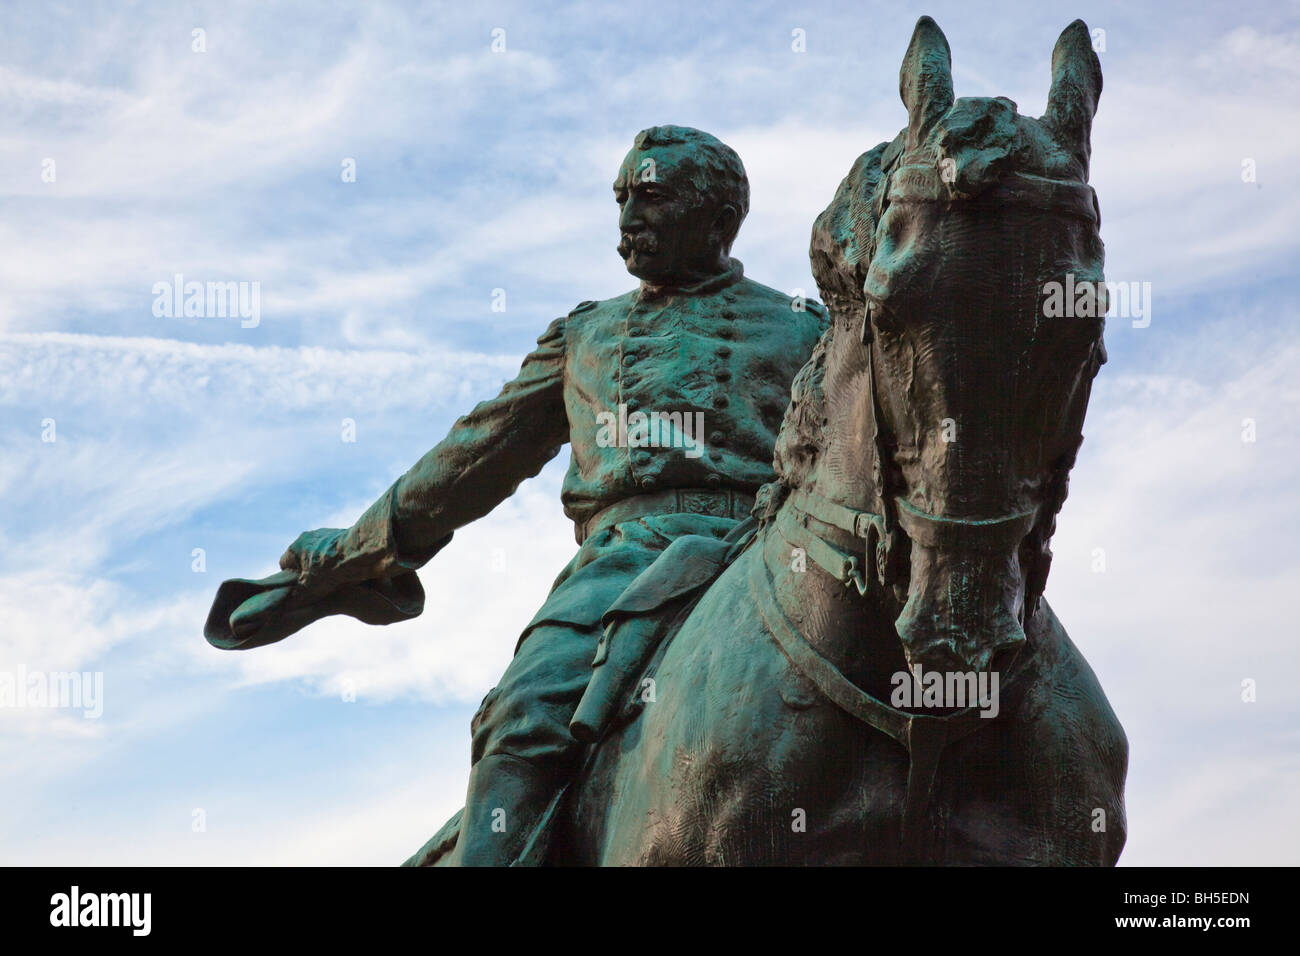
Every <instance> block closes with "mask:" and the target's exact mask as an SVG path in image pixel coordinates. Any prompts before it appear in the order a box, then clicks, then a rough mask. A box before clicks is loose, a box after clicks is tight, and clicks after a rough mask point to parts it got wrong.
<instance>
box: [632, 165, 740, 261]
mask: <svg viewBox="0 0 1300 956" xmlns="http://www.w3.org/2000/svg"><path fill="white" fill-rule="evenodd" d="M680 148H681V147H671V146H669V147H652V148H650V149H645V150H640V149H635V148H634V149H633V150H632V151H631V152H629V153H628V154H627V157H626V158H625V159H624V160H623V165H622V166H621V167H620V168H619V171H618V178H617V179H616V180H615V181H614V198H615V199H616V200H617V201H618V205H619V210H620V213H619V217H618V228H619V233H620V236H619V244H618V253H619V255H621V256H622V257H623V262H624V263H625V264H626V265H627V271H628V272H630V273H632V275H634V276H636V277H637V278H638V279H646V280H649V281H651V282H677V283H682V284H685V283H687V282H690V281H692V280H697V279H703V278H707V277H708V276H710V275H714V274H716V273H717V272H718V271H719V270H720V268H722V267H723V266H724V265H725V260H726V256H725V253H724V252H723V250H722V242H721V238H720V235H719V232H718V224H719V217H720V216H721V217H722V218H726V215H727V214H726V212H725V211H724V210H725V209H726V208H729V207H724V209H723V210H720V209H719V208H718V206H717V204H716V203H713V202H708V201H701V200H700V199H699V198H698V197H697V196H696V194H695V191H694V189H693V188H692V186H691V184H690V183H689V182H688V181H686V177H685V175H684V174H682V173H681V172H680V170H679V168H678V162H677V161H678V158H679V155H680V154H677V150H679V149H680ZM675 154H676V155H675Z"/></svg>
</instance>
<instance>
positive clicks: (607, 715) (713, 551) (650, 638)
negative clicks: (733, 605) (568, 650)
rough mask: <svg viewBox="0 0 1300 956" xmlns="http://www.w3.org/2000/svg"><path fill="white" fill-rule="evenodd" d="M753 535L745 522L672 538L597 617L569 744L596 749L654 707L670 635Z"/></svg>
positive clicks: (754, 530)
mask: <svg viewBox="0 0 1300 956" xmlns="http://www.w3.org/2000/svg"><path fill="white" fill-rule="evenodd" d="M757 531H758V522H757V521H756V520H754V519H753V518H747V519H746V520H744V521H742V522H741V523H740V524H738V525H736V527H735V528H733V529H732V530H731V532H730V533H729V534H728V535H727V536H726V537H725V538H721V539H719V538H713V537H709V536H707V535H694V534H692V535H684V536H682V537H680V538H677V539H676V540H675V541H673V543H672V544H670V545H669V546H668V547H667V548H665V549H664V551H663V553H662V554H660V555H659V557H658V558H656V559H655V561H654V563H653V564H651V565H650V566H649V567H648V568H646V569H645V570H644V571H642V572H641V573H640V574H639V575H637V577H636V578H635V579H633V581H632V583H631V584H630V585H628V586H627V588H625V589H624V591H623V593H622V594H621V595H620V596H619V598H618V600H617V601H615V602H614V604H613V605H612V606H611V607H610V608H609V610H607V611H606V612H605V613H604V615H602V616H601V626H602V627H603V629H604V630H603V633H602V634H601V636H600V641H599V643H598V644H597V645H596V655H595V657H594V658H593V659H592V662H591V666H592V676H591V682H590V683H589V684H588V685H587V690H586V693H584V694H583V696H582V700H581V701H580V702H579V704H578V708H577V710H576V711H575V712H574V715H573V719H572V720H571V721H570V723H569V732H570V733H571V734H573V736H574V738H575V739H577V740H580V741H582V742H583V743H595V742H596V741H598V740H600V738H601V737H603V736H604V735H605V734H607V733H608V732H609V731H610V730H612V729H614V728H615V727H619V726H622V725H623V724H625V723H627V722H628V721H630V720H632V719H633V718H635V717H636V715H637V714H639V713H640V711H641V709H642V708H643V707H644V706H645V703H646V701H647V700H651V699H653V697H650V696H648V693H647V691H648V689H649V687H650V686H651V685H649V684H648V683H647V682H648V681H649V680H650V679H651V677H652V675H653V673H654V670H655V667H656V665H657V664H658V662H659V659H660V658H661V657H662V656H663V652H664V651H665V650H666V649H667V647H668V644H669V642H670V640H671V638H672V635H674V634H676V633H677V631H678V629H679V628H680V626H681V624H682V622H683V621H684V620H685V619H686V616H687V615H688V614H689V613H690V612H691V609H692V608H694V607H695V605H696V603H698V602H699V600H700V598H701V597H703V595H704V592H705V591H707V590H708V589H709V587H710V585H712V584H713V582H714V581H715V580H716V579H717V578H718V576H719V575H721V574H722V572H723V571H725V570H726V569H727V567H728V566H729V565H730V564H731V563H732V561H734V560H735V559H736V557H737V556H738V555H739V554H740V553H741V552H742V551H743V550H744V549H745V548H746V547H747V546H748V545H749V543H750V542H751V541H752V540H753V539H754V535H755V534H756V533H757Z"/></svg>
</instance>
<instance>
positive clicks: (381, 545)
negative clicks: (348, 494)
mask: <svg viewBox="0 0 1300 956" xmlns="http://www.w3.org/2000/svg"><path fill="white" fill-rule="evenodd" d="M564 322H565V320H564V319H556V320H555V321H554V322H552V323H551V325H550V327H549V328H548V329H547V330H546V332H545V333H544V334H543V335H542V337H541V338H539V339H538V340H537V349H536V350H535V351H533V352H532V353H531V354H529V356H528V357H527V358H526V359H525V360H524V364H523V367H522V368H521V369H520V370H519V375H518V376H516V377H515V379H514V380H513V381H511V382H509V383H507V384H506V385H505V387H504V388H502V389H501V394H499V395H498V396H497V397H496V398H493V399H491V400H489V401H486V402H481V403H480V404H479V405H477V406H476V407H475V408H474V410H473V411H471V412H470V413H469V414H468V415H465V416H464V417H462V418H460V419H458V420H457V422H456V424H455V425H453V426H452V428H451V431H450V432H449V433H448V434H447V437H446V438H444V439H443V440H442V441H441V442H439V443H438V444H437V445H436V446H435V447H434V448H432V449H431V450H430V451H429V452H428V453H426V454H425V455H424V457H423V458H421V459H420V460H419V461H418V462H417V463H416V464H415V466H414V467H413V468H411V469H410V470H409V471H408V472H407V473H406V474H404V475H403V476H402V477H401V478H399V479H398V480H397V481H396V482H395V483H394V484H393V485H392V487H390V488H389V489H388V491H386V492H385V493H384V495H383V496H382V497H381V498H380V499H379V500H378V501H376V502H375V503H374V504H373V505H371V506H370V507H369V508H368V509H367V510H366V513H365V514H363V515H362V516H361V517H360V518H359V519H358V520H357V522H356V523H355V524H354V525H353V526H352V527H351V528H343V529H337V528H322V529H319V530H317V531H308V532H305V533H303V534H302V535H299V537H298V539H297V540H296V541H294V543H293V544H292V545H290V546H289V550H288V551H286V552H285V553H284V556H283V557H282V558H281V559H280V566H281V567H282V568H284V569H286V570H296V571H298V572H299V582H300V583H301V584H302V585H303V586H304V587H306V588H322V587H337V586H339V585H341V584H345V583H348V582H353V581H361V580H367V579H374V578H386V577H390V576H392V575H394V574H397V573H400V572H401V571H404V570H411V569H414V568H418V567H420V566H421V565H423V564H424V563H425V562H426V561H428V560H429V559H430V558H431V557H432V556H433V555H434V554H435V553H437V551H438V550H439V548H441V547H442V546H443V545H444V544H446V539H447V538H448V537H450V535H451V533H452V532H453V531H454V530H455V529H457V528H459V527H462V526H463V525H466V524H469V523H470V522H471V521H473V520H475V519H476V518H481V517H482V516H483V515H485V514H487V513H488V512H489V511H491V510H492V509H493V508H495V507H496V506H497V505H498V504H500V503H501V502H502V501H504V500H505V499H506V498H508V497H510V495H512V494H513V493H514V491H515V489H516V488H517V487H518V486H519V483H520V482H522V481H523V480H524V479H526V478H531V477H532V476H533V475H536V474H537V473H538V472H539V471H541V470H542V467H543V466H544V465H545V464H546V463H547V462H548V461H550V460H551V459H552V458H554V457H555V456H556V455H557V454H559V451H560V448H561V446H562V445H563V444H564V443H565V442H566V441H568V438H569V426H568V417H567V415H566V413H565V407H564Z"/></svg>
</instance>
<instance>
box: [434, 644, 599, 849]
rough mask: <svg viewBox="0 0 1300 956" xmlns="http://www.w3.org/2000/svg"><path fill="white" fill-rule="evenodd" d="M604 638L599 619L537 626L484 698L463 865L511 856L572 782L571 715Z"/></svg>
mask: <svg viewBox="0 0 1300 956" xmlns="http://www.w3.org/2000/svg"><path fill="white" fill-rule="evenodd" d="M599 639H600V628H599V627H593V628H589V629H582V628H578V627H573V626H564V625H542V626H541V627H538V628H536V629H534V630H533V631H532V632H531V633H530V634H529V635H528V636H527V637H526V638H525V639H524V641H523V643H522V645H521V646H520V647H519V649H518V651H517V652H516V654H515V657H514V659H513V660H512V661H511V662H510V666H509V667H507V668H506V671H505V674H503V675H502V677H501V681H500V683H499V684H498V685H497V686H496V687H495V688H493V690H492V691H491V692H490V693H489V694H488V695H487V697H485V698H484V700H483V704H482V706H481V707H480V708H479V711H478V713H477V714H475V715H474V720H473V722H472V723H471V725H470V727H471V730H472V733H473V749H472V751H471V759H472V766H471V769H470V777H469V788H468V790H467V792H466V795H465V814H464V816H463V818H462V823H461V834H460V838H459V841H458V845H457V855H458V856H459V859H460V862H461V863H462V864H463V865H468V866H494V865H495V866H504V865H508V864H510V863H512V862H514V860H515V859H516V858H517V857H518V856H519V853H520V851H522V850H523V848H524V846H525V845H526V844H527V842H528V838H529V836H530V835H531V834H532V832H533V829H534V828H535V826H536V824H537V823H538V821H539V820H540V818H541V816H542V814H543V813H544V812H545V810H546V808H547V806H548V805H549V804H550V802H551V800H552V799H553V798H554V796H555V794H556V793H558V792H559V789H560V787H562V786H563V785H564V784H565V783H566V782H567V780H568V778H569V775H570V774H571V773H572V771H573V769H574V763H575V761H576V760H577V758H578V757H579V755H580V752H581V745H580V744H579V743H578V741H576V740H574V738H573V736H572V735H571V734H570V733H569V721H570V720H571V719H572V717H573V713H574V711H575V710H576V709H577V707H578V702H579V700H581V699H582V694H583V691H584V690H586V687H587V684H588V682H589V681H590V679H591V659H592V657H593V656H594V655H595V653H596V643H597V641H598V640H599Z"/></svg>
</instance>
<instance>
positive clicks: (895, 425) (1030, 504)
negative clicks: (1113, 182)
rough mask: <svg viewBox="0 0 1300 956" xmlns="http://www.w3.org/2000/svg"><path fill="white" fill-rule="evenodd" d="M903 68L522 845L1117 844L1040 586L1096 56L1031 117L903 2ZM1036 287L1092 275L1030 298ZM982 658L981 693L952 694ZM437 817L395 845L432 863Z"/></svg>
mask: <svg viewBox="0 0 1300 956" xmlns="http://www.w3.org/2000/svg"><path fill="white" fill-rule="evenodd" d="M899 90H900V95H901V97H902V100H903V103H904V105H905V106H906V108H907V115H908V122H907V127H906V128H905V129H904V130H903V131H902V132H901V133H899V135H898V136H897V137H896V138H895V139H894V140H893V141H892V142H890V143H882V144H880V145H879V146H877V147H875V148H874V149H872V150H870V151H868V152H867V153H865V154H863V155H862V156H861V157H859V159H858V160H857V162H856V163H855V164H854V166H853V168H852V169H851V170H850V172H849V175H848V176H846V177H845V179H844V180H843V182H842V183H841V184H840V186H839V189H838V190H837V192H836V194H835V196H834V198H833V200H832V202H831V204H830V206H828V207H827V209H826V210H825V211H824V212H823V213H822V214H821V215H820V216H819V217H818V218H817V221H816V223H815V224H814V227H813V236H812V242H811V247H810V256H811V260H812V265H813V272H814V275H815V277H816V279H817V283H818V287H819V290H820V292H821V294H822V297H823V301H825V302H826V304H827V306H828V308H829V310H830V313H831V318H832V322H831V325H830V328H829V329H828V331H827V332H826V334H825V336H824V337H823V339H822V341H821V342H820V343H819V344H818V346H817V348H816V350H815V352H814V354H813V356H812V358H811V359H810V360H809V362H808V364H807V365H806V366H805V367H804V369H803V370H802V371H801V372H800V374H799V376H798V377H797V378H796V380H795V382H794V385H793V387H792V400H791V404H790V407H789V409H788V410H787V413H786V417H785V421H784V424H783V427H782V430H781V434H780V438H779V440H778V443H777V447H776V454H775V460H774V466H775V471H776V474H777V480H776V481H775V482H773V483H771V484H769V485H767V486H765V487H764V489H763V490H762V492H761V493H760V495H759V503H758V505H757V506H756V508H755V515H756V518H757V525H756V527H755V528H754V529H752V530H751V532H750V533H749V534H748V535H747V536H746V537H745V538H743V539H742V540H740V541H738V542H737V544H736V546H734V547H732V548H731V553H730V554H729V555H728V557H727V559H726V560H725V561H723V562H721V567H720V571H719V573H717V574H716V576H715V577H713V578H712V581H711V583H709V584H708V586H707V587H702V588H701V590H700V595H699V597H698V600H695V601H693V603H690V604H688V605H687V607H686V608H685V609H683V610H682V612H681V614H680V615H679V617H678V622H679V623H678V624H677V625H676V628H675V631H674V633H673V634H672V636H671V638H670V639H668V640H667V641H665V642H664V643H663V644H662V645H661V646H660V648H659V650H658V653H657V656H656V657H655V659H654V660H653V662H652V665H651V667H650V669H649V670H648V671H646V675H645V677H644V679H643V680H641V681H640V682H639V683H638V685H637V686H638V693H640V696H639V697H636V698H635V699H634V700H633V701H632V702H631V703H632V704H635V705H637V706H629V708H628V709H627V710H626V711H625V713H624V716H623V719H621V720H620V721H617V722H615V723H614V725H613V726H611V727H610V728H608V729H607V730H606V731H605V732H604V735H603V736H601V737H600V738H599V739H598V740H597V741H596V742H595V743H594V744H592V745H591V747H590V749H589V752H588V756H587V760H586V763H585V765H584V766H583V767H582V769H581V772H580V773H579V774H578V776H577V777H576V779H575V780H574V781H573V782H572V783H571V784H570V785H569V787H568V788H567V790H566V791H565V793H564V795H563V796H562V797H560V798H558V799H557V804H556V805H555V808H554V809H555V815H554V822H553V824H552V827H551V830H550V835H549V837H548V838H547V839H546V841H544V842H543V843H539V844H538V845H537V847H534V848H532V852H533V853H534V854H535V856H534V858H533V861H534V862H543V863H549V864H555V865H565V864H568V865H739V866H760V865H827V864H831V865H835V864H841V865H879V864H886V865H893V864H902V865H1006V864H1015V865H1114V863H1115V862H1116V860H1117V859H1118V857H1119V855H1120V852H1121V850H1122V848H1123V846H1124V841H1125V837H1126V820H1125V815H1124V779H1125V775H1126V772H1127V762H1128V743H1127V740H1126V738H1125V735H1124V731H1123V728H1122V727H1121V726H1120V723H1119V721H1118V719H1117V718H1116V716H1115V714H1114V712H1113V710H1112V709H1111V707H1110V704H1109V702H1108V701H1107V700H1106V696H1105V694H1104V693H1103V692H1102V689H1101V687H1100V685H1099V683H1098V681H1097V678H1096V676H1095V675H1094V674H1093V672H1092V670H1091V669H1090V668H1089V666H1088V663H1087V662H1086V661H1085V660H1084V657H1083V655H1082V654H1081V653H1080V652H1079V650H1078V649H1077V648H1076V647H1075V645H1074V644H1073V643H1072V642H1071V640H1070V638H1069V637H1068V635H1067V634H1066V632H1065V629H1064V628H1063V627H1062V625H1061V623H1060V621H1059V620H1058V619H1057V618H1056V616H1055V614H1053V612H1052V610H1051V608H1050V606H1049V605H1048V603H1047V601H1046V600H1045V599H1044V598H1043V596H1042V595H1043V590H1044V587H1045V585H1046V580H1047V574H1048V569H1049V566H1050V562H1051V551H1050V547H1049V543H1050V540H1051V537H1052V534H1053V532H1054V530H1055V526H1056V518H1057V514H1058V512H1059V511H1060V509H1061V506H1062V504H1063V502H1064V500H1065V497H1066V491H1067V481H1068V475H1069V471H1070V469H1071V467H1072V466H1073V465H1074V463H1075V460H1076V457H1077V453H1078V449H1079V446H1080V443H1081V442H1082V426H1083V420H1084V414H1085V411H1086V408H1087V404H1088V398H1089V394H1090V391H1091V385H1092V381H1093V378H1094V376H1095V375H1096V374H1097V372H1098V370H1099V368H1100V366H1101V365H1102V364H1103V363H1104V362H1105V359H1106V356H1105V348H1104V344H1103V341H1102V331H1103V324H1104V320H1103V315H1104V312H1105V311H1106V305H1105V302H1104V280H1103V276H1102V268H1103V259H1104V252H1103V246H1102V242H1101V238H1100V235H1099V226H1100V212H1099V208H1098V206H1097V201H1096V196H1095V193H1094V192H1093V190H1092V189H1091V187H1090V186H1088V184H1087V183H1088V166H1089V161H1090V155H1091V142H1090V137H1091V125H1092V118H1093V115H1094V113H1095V110H1096V106H1097V100H1098V97H1099V95H1100V92H1101V69H1100V64H1099V62H1098V60H1097V57H1096V55H1095V53H1094V52H1093V50H1092V46H1091V38H1090V35H1089V32H1088V29H1087V27H1086V25H1085V24H1084V23H1083V22H1082V21H1075V22H1074V23H1072V24H1071V25H1070V26H1069V27H1067V28H1066V29H1065V31H1064V32H1063V33H1062V34H1061V36H1060V39H1059V40H1058V42H1057V44H1056V47H1055V50H1054V52H1053V55H1052V83H1051V91H1050V94H1049V96H1048V103H1047V111H1046V113H1045V114H1044V115H1043V116H1042V117H1040V118H1038V119H1034V118H1030V117H1025V116H1021V115H1019V113H1018V112H1017V108H1016V105H1015V104H1014V103H1013V102H1011V101H1010V100H1008V99H1005V98H1003V97H996V98H962V99H956V100H954V96H953V87H952V77H951V56H950V52H949V47H948V42H947V39H946V38H945V37H944V35H943V33H942V31H940V29H939V27H938V26H937V25H936V24H935V22H934V21H933V20H931V19H930V18H928V17H922V18H921V19H920V21H918V23H917V25H916V28H915V30H914V32H913V35H912V38H911V42H910V44H909V46H908V49H907V52H906V55H905V56H904V58H903V62H902V67H901V69H900V74H899ZM1054 285H1056V286H1060V285H1066V286H1068V287H1069V288H1071V289H1073V290H1079V289H1086V290H1091V292H1090V293H1089V295H1091V299H1089V298H1088V296H1085V295H1082V294H1081V295H1080V297H1079V302H1078V303H1077V304H1078V305H1079V306H1080V307H1079V308H1076V309H1070V310H1068V311H1069V312H1070V313H1071V314H1070V315H1069V316H1068V317H1060V316H1055V315H1053V314H1051V313H1053V311H1054V310H1051V309H1047V308H1045V303H1046V301H1047V298H1048V297H1049V296H1050V295H1051V294H1052V292H1051V290H1052V289H1053V287H1054ZM674 547H676V544H675V545H674ZM672 553H673V552H672V551H671V550H670V551H668V552H665V554H664V556H663V557H662V558H661V562H662V561H670V560H672V557H671V555H672ZM935 675H939V677H940V680H939V682H938V683H939V687H938V688H937V690H936V687H935V681H934V680H933V678H934V677H935ZM954 678H955V679H954ZM980 681H982V683H980ZM647 686H648V687H650V688H651V689H652V693H651V694H650V695H646V694H644V693H641V692H640V689H641V688H644V687H647ZM977 686H978V687H980V688H983V689H984V690H988V689H990V688H991V689H992V693H988V694H984V693H982V694H980V695H978V700H973V699H970V698H971V695H964V694H963V693H962V689H963V688H975V687H977ZM912 689H915V690H916V691H917V693H915V694H910V693H908V694H902V695H901V697H900V692H903V691H909V692H910V691H911V690H912ZM923 689H924V692H922V690H923ZM931 691H935V693H934V694H931V693H930V692H931ZM903 698H906V699H903ZM887 699H888V700H889V701H890V702H889V703H886V702H885V701H886V700H887ZM647 700H648V701H649V702H647ZM453 824H454V820H453ZM451 832H452V839H451V840H450V841H448V840H447V839H443V840H442V841H441V844H439V841H438V838H435V840H434V841H431V844H430V849H431V850H432V851H433V852H426V853H425V855H424V857H423V858H422V859H421V860H420V861H419V862H424V863H429V862H432V863H435V864H437V863H446V862H449V861H450V859H451V854H448V853H447V852H445V851H446V849H447V848H448V847H449V846H451V845H454V826H453V827H452V830H451Z"/></svg>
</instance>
